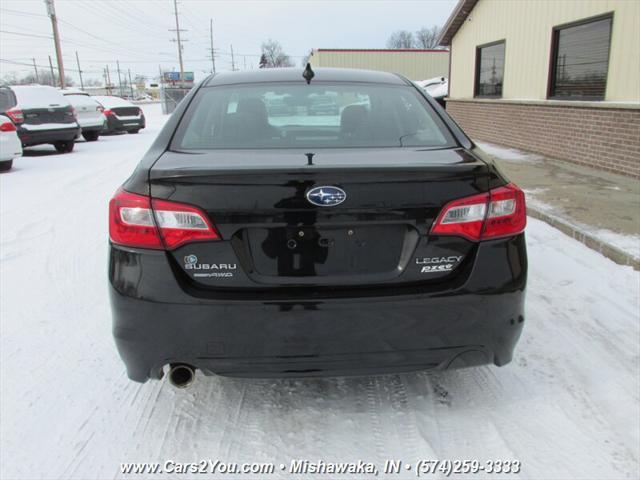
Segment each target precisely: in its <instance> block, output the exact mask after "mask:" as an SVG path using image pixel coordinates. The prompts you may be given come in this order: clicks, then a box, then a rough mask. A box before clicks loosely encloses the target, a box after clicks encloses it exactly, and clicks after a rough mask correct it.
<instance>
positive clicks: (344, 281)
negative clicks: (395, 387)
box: [109, 69, 527, 386]
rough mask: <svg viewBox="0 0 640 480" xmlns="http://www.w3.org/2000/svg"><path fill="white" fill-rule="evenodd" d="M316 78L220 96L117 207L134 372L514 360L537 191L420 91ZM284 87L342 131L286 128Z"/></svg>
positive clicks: (361, 368) (413, 366)
mask: <svg viewBox="0 0 640 480" xmlns="http://www.w3.org/2000/svg"><path fill="white" fill-rule="evenodd" d="M301 73H302V72H301V71H300V70H298V69H274V70H269V71H255V72H241V73H237V72H236V73H222V74H218V75H215V76H212V77H209V78H208V79H206V80H205V81H203V82H202V83H201V84H200V85H199V86H197V87H195V88H194V89H193V90H192V91H191V92H190V93H189V95H188V96H187V97H186V98H185V99H184V101H182V102H181V103H180V105H179V106H178V108H177V109H176V111H175V112H174V113H173V115H172V116H171V118H170V119H169V120H168V122H167V124H166V125H165V127H164V129H163V130H162V131H161V133H160V134H159V136H158V138H157V139H156V141H155V143H154V144H153V145H152V147H151V148H150V150H149V151H148V152H147V153H146V155H145V156H144V157H143V159H142V161H141V162H140V164H139V166H138V168H137V169H136V170H135V172H134V173H133V175H132V176H131V177H130V178H129V179H128V180H127V181H126V182H125V183H124V185H123V186H122V187H121V189H119V190H118V192H117V193H116V194H115V196H114V197H113V199H112V200H111V203H110V225H109V227H110V228H109V230H110V239H111V242H110V264H109V279H110V292H111V304H112V311H113V320H114V325H113V332H114V336H115V339H116V343H117V346H118V349H119V352H120V355H121V357H122V359H123V360H124V362H125V364H126V367H127V371H128V375H129V377H130V378H131V379H133V380H136V381H139V382H144V381H146V380H147V379H149V378H153V379H159V378H161V377H162V376H163V371H164V367H165V366H170V367H169V370H168V371H169V372H170V373H169V378H170V380H171V382H172V383H173V384H174V385H177V386H186V385H188V384H189V383H191V381H192V379H193V373H194V370H195V369H200V370H202V372H203V373H205V374H207V375H210V374H220V375H231V376H249V377H254V376H256V377H257V376H264V377H269V376H278V377H279V376H306V375H352V374H369V373H376V374H379V373H389V372H404V371H412V370H422V369H428V368H440V369H447V368H455V367H461V366H472V365H479V364H486V363H491V364H495V365H504V364H506V363H508V362H509V361H510V360H511V358H512V354H513V350H514V347H515V345H516V342H517V340H518V338H519V336H520V332H521V330H522V327H523V322H524V298H525V285H526V278H527V255H526V248H525V237H524V233H523V232H524V228H525V223H526V216H525V199H524V195H523V193H522V191H521V190H520V189H519V188H518V187H517V186H515V185H514V184H513V183H510V182H509V180H508V179H507V178H505V176H504V175H503V174H502V173H501V172H500V171H499V170H498V169H497V168H496V166H495V165H494V164H493V162H492V160H491V158H490V157H489V156H488V155H486V154H485V153H483V152H482V151H481V150H480V149H479V148H477V147H476V146H475V145H474V144H473V142H472V141H471V140H469V138H468V137H467V136H466V135H465V134H464V133H463V132H462V131H461V130H460V128H459V127H458V126H457V125H456V124H455V123H454V122H453V121H452V120H451V118H449V116H448V115H447V114H446V112H445V111H444V110H443V109H442V108H441V107H440V106H439V105H438V104H437V103H436V102H435V101H434V100H433V99H432V98H430V97H429V96H428V95H426V94H425V93H424V92H423V91H422V90H421V89H419V88H418V87H416V86H414V85H413V84H412V83H411V82H410V81H409V80H407V79H405V78H403V77H401V76H398V75H394V74H390V73H384V72H369V71H358V70H347V69H318V70H317V71H316V72H315V77H314V78H313V80H312V81H311V82H310V84H307V82H306V81H305V80H304V79H303V78H302V76H301ZM273 92H275V93H276V94H279V95H285V94H291V97H292V98H297V99H299V100H298V101H299V102H300V104H301V105H302V104H305V105H308V104H309V98H308V97H309V96H310V95H314V94H315V95H327V94H330V95H331V96H332V97H334V98H336V102H337V103H339V104H340V105H345V107H344V108H343V109H342V111H341V113H340V116H339V122H336V119H335V117H333V116H316V117H312V118H311V117H308V116H305V115H304V114H302V113H299V114H298V115H297V116H296V117H291V118H289V119H288V120H287V121H286V124H284V125H281V126H276V124H277V123H278V122H274V121H272V119H271V117H270V116H269V114H268V111H267V108H266V106H265V101H264V99H265V97H266V96H267V95H272V94H273ZM350 100H351V101H353V102H356V103H353V104H351V105H350V104H349V101H350ZM231 105H233V108H232V107H231ZM299 111H300V112H304V111H305V109H304V108H301V109H300V110H299ZM307 113H308V112H307ZM280 123H282V122H280Z"/></svg>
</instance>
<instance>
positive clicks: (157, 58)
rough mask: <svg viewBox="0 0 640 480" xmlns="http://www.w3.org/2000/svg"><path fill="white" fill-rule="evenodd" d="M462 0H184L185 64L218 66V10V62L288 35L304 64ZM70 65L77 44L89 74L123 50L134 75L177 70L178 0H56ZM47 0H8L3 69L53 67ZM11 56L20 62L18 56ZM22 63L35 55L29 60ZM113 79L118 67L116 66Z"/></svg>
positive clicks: (71, 66) (375, 44)
mask: <svg viewBox="0 0 640 480" xmlns="http://www.w3.org/2000/svg"><path fill="white" fill-rule="evenodd" d="M455 4H456V0H413V1H411V0H406V1H403V0H396V1H393V0H388V1H371V0H361V1H357V0H351V1H349V0H324V1H311V0H309V1H305V0H295V1H269V0H259V1H242V0H235V1H217V0H216V1H213V0H181V1H180V2H179V3H178V11H179V13H180V16H179V18H180V22H181V24H180V28H181V29H182V28H184V29H186V30H188V31H187V32H184V33H183V37H184V38H186V39H187V41H186V42H185V43H184V68H185V70H186V71H194V72H195V74H196V78H200V77H202V76H204V75H205V74H208V73H209V72H210V70H211V60H209V59H208V55H209V51H208V49H209V19H211V18H213V41H214V48H216V49H218V51H217V52H216V68H217V69H230V67H231V56H230V45H231V44H233V50H234V53H235V54H236V65H237V67H239V68H240V69H242V68H244V65H245V62H246V68H251V67H254V68H257V63H258V60H259V56H260V45H261V43H262V42H263V41H264V40H265V39H267V38H272V39H274V40H277V41H279V42H280V43H281V44H282V45H283V47H284V49H285V51H286V53H287V54H289V55H291V57H292V59H293V60H294V61H295V63H296V65H299V64H300V62H301V58H302V56H304V55H305V54H306V53H308V52H309V50H310V49H312V48H384V47H385V44H386V41H387V38H388V37H389V35H390V34H391V33H392V32H394V31H396V30H400V29H406V30H411V31H415V30H418V29H420V28H421V27H423V26H424V27H430V26H432V25H439V26H441V25H443V24H444V22H445V21H446V19H447V17H448V16H449V14H450V13H451V11H452V10H453V8H454V6H455ZM55 5H56V13H57V16H58V19H59V22H60V23H59V28H60V34H61V37H62V40H63V41H62V52H63V58H64V62H65V68H66V70H67V75H69V76H71V77H73V78H74V79H75V80H76V82H77V81H78V74H77V66H76V62H75V52H76V51H77V52H78V55H79V57H80V61H81V67H82V70H83V71H85V73H84V76H85V78H100V79H101V77H102V70H103V68H104V66H105V65H106V64H109V68H110V70H111V72H115V68H116V60H119V61H120V66H121V68H122V69H123V70H126V69H127V68H130V69H131V74H132V76H133V75H135V74H137V73H140V74H143V75H146V76H157V75H158V73H157V72H158V65H161V66H162V69H163V70H171V69H176V70H178V60H177V48H176V45H175V43H172V42H171V41H170V39H171V38H173V37H174V36H175V33H174V32H169V31H168V30H169V29H175V18H174V15H173V1H172V0H55ZM50 36H51V22H50V21H49V19H48V18H47V16H46V7H45V3H44V0H0V60H2V61H1V62H0V76H3V75H5V74H7V73H8V72H12V71H13V72H17V73H19V74H25V73H27V72H28V71H33V67H29V65H31V63H32V58H35V60H36V64H37V65H38V66H39V68H40V67H42V68H48V65H49V61H48V58H47V57H48V55H51V57H52V59H53V62H54V67H55V56H54V47H53V40H52V39H51V38H49V37H50ZM9 62H12V63H9ZM21 63H24V64H28V65H21ZM111 78H112V81H113V78H114V77H113V73H112V77H111Z"/></svg>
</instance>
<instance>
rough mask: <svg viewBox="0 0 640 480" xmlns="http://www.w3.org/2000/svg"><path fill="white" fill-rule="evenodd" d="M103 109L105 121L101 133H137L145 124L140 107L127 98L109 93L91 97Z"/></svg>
mask: <svg viewBox="0 0 640 480" xmlns="http://www.w3.org/2000/svg"><path fill="white" fill-rule="evenodd" d="M92 98H93V99H94V100H95V101H97V102H98V103H99V104H100V105H102V107H103V108H104V110H103V111H102V113H103V114H104V116H105V117H107V123H106V125H105V129H104V130H103V132H102V133H119V132H127V133H138V132H139V131H140V130H141V129H143V128H144V127H145V125H146V120H145V118H144V113H143V112H142V109H141V108H140V107H138V106H136V105H134V104H133V103H131V102H130V101H128V100H124V99H123V98H120V97H114V96H109V95H102V96H101V95H96V96H94V97H92Z"/></svg>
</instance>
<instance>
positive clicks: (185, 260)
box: [184, 255, 198, 264]
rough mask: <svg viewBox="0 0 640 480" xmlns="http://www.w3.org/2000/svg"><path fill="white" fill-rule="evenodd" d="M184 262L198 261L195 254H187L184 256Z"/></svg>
mask: <svg viewBox="0 0 640 480" xmlns="http://www.w3.org/2000/svg"><path fill="white" fill-rule="evenodd" d="M184 263H186V264H193V263H198V257H196V256H195V255H187V256H186V257H184Z"/></svg>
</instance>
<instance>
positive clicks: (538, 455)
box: [0, 105, 640, 480]
mask: <svg viewBox="0 0 640 480" xmlns="http://www.w3.org/2000/svg"><path fill="white" fill-rule="evenodd" d="M144 110H145V114H146V116H147V120H148V128H147V129H146V130H143V131H142V132H141V133H140V134H139V135H120V136H112V137H102V138H101V139H100V141H98V142H95V143H79V144H77V145H76V150H75V151H74V152H73V153H72V154H67V155H59V154H56V153H55V151H54V150H53V149H52V148H49V147H42V148H38V149H37V150H36V149H33V150H31V151H30V152H29V151H28V153H27V155H26V156H25V157H23V158H20V159H17V160H16V161H15V168H14V169H13V170H12V171H11V172H9V173H6V174H2V175H0V192H1V193H0V214H1V224H0V229H1V238H0V242H1V243H0V255H1V256H0V259H1V263H0V268H1V277H0V282H1V283H0V300H1V306H0V317H1V331H0V335H1V359H0V360H1V367H0V368H1V402H0V403H1V418H0V455H1V457H0V464H1V467H0V468H1V470H0V477H1V478H2V479H7V480H8V479H13V478H62V479H67V478H79V479H90V478H100V479H102V478H122V477H126V475H123V474H122V473H121V470H120V468H121V467H120V464H121V462H161V463H164V462H165V461H167V460H175V461H179V462H197V461H200V460H203V459H205V460H206V459H213V460H216V459H220V460H222V461H225V462H274V463H275V465H277V466H278V468H276V472H275V473H274V474H273V475H270V476H266V477H265V476H262V477H261V478H277V477H279V476H282V477H285V476H287V475H286V474H285V473H283V472H282V471H281V470H280V469H279V465H280V463H285V464H289V462H290V461H291V460H294V459H308V460H311V461H317V460H324V461H326V462H339V461H358V460H364V461H366V462H375V463H376V464H377V465H378V466H379V468H382V465H383V463H384V461H385V460H387V459H395V460H403V461H404V462H414V461H416V460H418V459H461V460H467V459H469V460H472V459H477V460H480V461H482V462H484V461H485V460H507V459H512V460H519V461H521V462H522V470H521V472H520V474H519V475H513V474H510V475H505V476H504V477H508V478H593V479H596V478H598V479H603V478H638V477H639V476H640V471H639V451H640V398H639V397H640V363H639V362H640V322H639V320H640V319H639V310H640V305H639V289H640V276H639V274H638V272H635V271H633V270H632V269H631V268H630V267H622V266H619V265H616V264H614V263H613V262H611V261H610V260H608V259H606V258H605V257H603V256H601V255H600V254H598V253H596V252H594V251H592V250H589V249H588V248H587V247H585V246H584V245H582V244H581V243H578V242H576V241H575V240H573V239H571V238H569V237H567V236H565V235H564V234H562V233H560V232H559V231H557V230H554V229H553V228H551V227H549V226H548V225H546V224H544V223H542V222H539V221H536V220H533V219H531V220H530V222H529V226H528V239H527V241H528V246H529V260H530V276H529V289H528V300H527V322H526V325H525V330H524V334H523V338H522V339H521V341H520V344H519V346H518V348H517V350H516V356H515V359H514V361H513V362H512V363H511V364H510V365H508V366H506V367H503V368H496V367H482V368H476V369H470V370H461V371H452V372H443V373H415V374H406V375H392V376H385V377H364V378H326V379H308V380H306V379H305V380H291V379H289V380H246V379H231V378H215V377H210V378H204V377H200V376H199V377H198V378H197V380H196V383H195V385H194V386H193V387H192V388H191V389H188V390H184V391H178V390H175V389H174V388H172V387H171V386H170V385H169V384H168V383H167V381H166V380H163V381H161V382H148V383H146V384H144V385H141V384H137V383H133V382H131V381H129V380H128V379H127V377H126V375H125V369H124V366H123V364H122V362H121V361H120V359H119V358H118V355H117V352H116V350H115V346H114V343H113V340H112V337H111V318H110V312H109V305H108V299H107V272H106V270H107V258H106V257H107V203H108V200H109V198H110V197H111V195H112V194H113V192H114V191H115V190H116V188H117V187H118V186H119V185H120V183H122V181H123V180H124V179H125V178H126V177H127V176H128V175H129V174H130V173H131V171H132V170H133V168H134V167H135V165H136V163H137V162H138V160H139V158H140V156H141V154H142V153H143V152H144V151H145V149H146V148H147V147H148V146H149V144H150V143H151V142H152V140H153V138H154V137H155V134H156V133H157V131H158V130H159V128H160V127H161V125H162V124H163V122H164V120H165V117H163V116H162V115H161V114H160V110H159V106H158V105H149V106H145V107H144ZM130 477H137V478H144V477H145V476H144V475H130ZM164 477H165V476H164V475H156V476H155V477H153V478H164ZM166 477H167V478H189V476H188V475H173V476H172V475H169V474H167V475H166ZM220 477H223V476H222V475H221V476H220ZM236 477H238V475H236ZM293 477H295V478H311V477H310V476H301V475H297V476H293ZM380 477H382V478H385V476H384V475H382V473H381V474H380ZM414 477H415V473H414V472H413V470H411V471H406V472H404V473H402V474H396V475H389V476H388V478H414ZM486 477H487V478H496V477H500V475H495V474H492V475H486ZM198 478H206V475H198ZM313 478H319V477H313ZM351 478H353V477H351ZM427 478H439V476H438V475H427ZM467 478H471V476H467Z"/></svg>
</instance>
